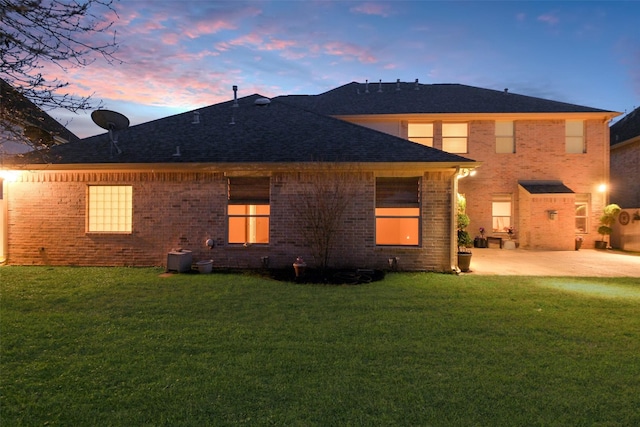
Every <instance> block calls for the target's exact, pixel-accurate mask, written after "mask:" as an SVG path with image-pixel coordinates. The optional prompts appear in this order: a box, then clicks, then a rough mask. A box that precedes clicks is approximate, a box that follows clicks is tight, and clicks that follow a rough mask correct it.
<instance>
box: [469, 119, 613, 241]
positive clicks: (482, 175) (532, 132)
mask: <svg viewBox="0 0 640 427" xmlns="http://www.w3.org/2000/svg"><path fill="white" fill-rule="evenodd" d="M494 126H495V125H494V121H491V120H481V121H471V122H470V124H469V129H470V131H469V134H470V138H469V153H468V154H467V155H466V156H467V157H469V158H471V159H474V160H477V161H480V162H483V165H482V166H481V167H480V168H478V170H477V174H476V176H474V177H468V178H464V179H461V180H460V183H459V191H460V193H463V194H465V196H466V198H467V213H468V214H469V216H470V218H471V224H470V225H469V230H470V232H471V233H472V235H473V233H477V230H478V229H479V228H480V227H484V228H485V229H487V230H491V198H492V194H495V193H510V194H513V196H514V197H513V217H512V219H513V223H514V225H515V228H516V237H518V238H519V236H518V234H519V233H530V234H529V236H530V238H529V239H527V238H526V236H524V237H525V239H524V243H525V247H526V246H530V247H536V248H540V249H559V248H572V247H573V245H574V238H575V233H574V228H575V225H574V222H573V221H571V222H570V221H569V220H568V219H567V218H574V217H575V213H574V212H573V209H574V208H571V209H570V207H569V204H568V203H567V202H566V200H564V199H562V198H557V199H556V200H554V201H553V202H549V203H546V204H544V206H539V207H537V208H535V209H537V210H538V211H539V210H540V209H542V210H543V211H544V210H547V209H555V210H558V212H559V222H557V223H554V224H553V225H552V227H556V226H557V225H555V224H558V225H560V224H562V226H563V227H566V228H567V229H566V230H565V229H564V228H563V230H562V232H561V233H548V234H549V235H547V236H546V237H545V238H544V239H536V242H535V243H534V242H533V240H532V239H533V236H535V235H536V234H537V231H536V230H535V229H529V227H537V225H536V224H534V223H531V222H530V220H532V218H536V217H537V216H538V215H539V214H540V212H537V211H536V212H534V211H531V212H530V213H528V214H527V213H525V215H524V216H523V214H522V212H520V209H522V202H521V201H520V200H519V197H518V196H519V194H520V193H519V190H518V181H519V180H558V181H562V182H563V183H564V184H565V185H566V186H567V187H569V188H571V189H572V190H573V191H574V192H575V193H586V194H590V195H591V212H590V220H589V228H590V230H589V233H588V235H586V236H585V242H584V245H583V247H585V248H588V247H593V246H594V241H595V240H598V239H599V237H598V235H597V233H596V230H597V228H598V218H599V216H600V214H601V212H602V207H603V203H604V195H603V194H601V193H598V192H597V187H598V185H599V184H601V183H604V182H606V176H607V174H608V170H607V168H608V166H607V165H608V150H607V146H608V128H607V126H606V124H605V123H603V121H602V120H591V121H587V122H586V131H585V138H586V145H587V152H586V153H584V154H566V153H565V121H564V120H517V121H515V137H516V152H515V153H512V154H497V153H496V152H495V137H494ZM529 208H530V209H534V207H533V206H529ZM540 215H541V214H540ZM526 218H529V219H526ZM565 221H566V222H565ZM543 228H544V227H543ZM534 245H535V246H534Z"/></svg>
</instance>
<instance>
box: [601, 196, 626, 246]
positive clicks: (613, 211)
mask: <svg viewBox="0 0 640 427" xmlns="http://www.w3.org/2000/svg"><path fill="white" fill-rule="evenodd" d="M621 210H622V209H620V206H618V205H616V204H615V203H613V204H610V205H607V206H605V207H604V209H603V211H602V216H601V217H600V227H598V234H600V235H601V236H602V240H596V249H607V241H606V240H605V237H604V236H609V235H611V233H613V228H611V226H612V225H613V224H614V223H615V222H616V217H617V216H618V214H619V213H620V211H621Z"/></svg>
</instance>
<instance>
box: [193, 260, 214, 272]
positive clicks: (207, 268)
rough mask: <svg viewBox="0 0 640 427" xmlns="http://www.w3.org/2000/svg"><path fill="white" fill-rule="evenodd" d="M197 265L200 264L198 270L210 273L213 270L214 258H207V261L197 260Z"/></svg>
mask: <svg viewBox="0 0 640 427" xmlns="http://www.w3.org/2000/svg"><path fill="white" fill-rule="evenodd" d="M196 265H197V266H198V271H199V272H200V273H203V274H209V273H211V271H212V270H213V260H212V259H210V260H207V261H198V262H196Z"/></svg>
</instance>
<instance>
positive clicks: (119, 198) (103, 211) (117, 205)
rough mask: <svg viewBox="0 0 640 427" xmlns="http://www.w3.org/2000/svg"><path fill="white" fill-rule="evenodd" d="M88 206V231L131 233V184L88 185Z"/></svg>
mask: <svg viewBox="0 0 640 427" xmlns="http://www.w3.org/2000/svg"><path fill="white" fill-rule="evenodd" d="M88 206H89V207H88V221H87V224H88V232H90V233H96V232H111V233H131V230H132V223H133V221H132V217H133V189H132V187H131V186H127V185H119V186H90V187H89V202H88Z"/></svg>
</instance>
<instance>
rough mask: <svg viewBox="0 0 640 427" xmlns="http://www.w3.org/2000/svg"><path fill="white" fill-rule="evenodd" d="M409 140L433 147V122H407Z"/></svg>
mask: <svg viewBox="0 0 640 427" xmlns="http://www.w3.org/2000/svg"><path fill="white" fill-rule="evenodd" d="M408 132H409V141H413V142H416V143H418V144H422V145H426V146H427V147H433V123H409V131H408Z"/></svg>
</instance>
